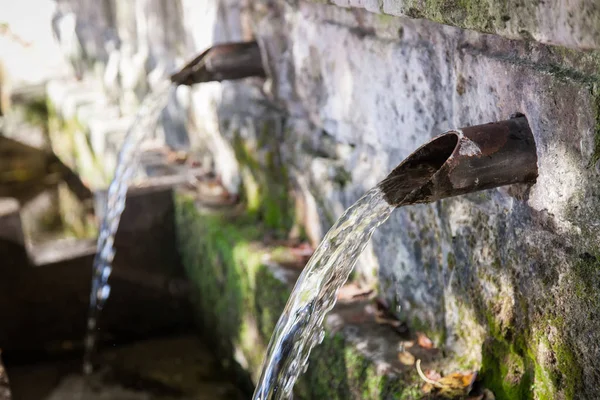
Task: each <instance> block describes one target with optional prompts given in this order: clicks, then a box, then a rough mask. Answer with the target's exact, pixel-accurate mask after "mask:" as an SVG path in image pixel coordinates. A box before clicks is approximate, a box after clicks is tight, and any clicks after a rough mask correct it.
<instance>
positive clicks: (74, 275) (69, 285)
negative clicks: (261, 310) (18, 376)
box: [0, 187, 191, 353]
mask: <svg viewBox="0 0 600 400" xmlns="http://www.w3.org/2000/svg"><path fill="white" fill-rule="evenodd" d="M128 206H129V207H128V208H127V209H126V210H125V212H124V213H123V218H122V226H123V227H124V229H122V230H120V231H119V232H118V234H117V237H116V240H115V246H116V250H117V256H116V257H115V266H114V271H113V276H112V278H111V286H112V291H111V298H110V301H109V302H108V303H107V305H106V307H105V310H104V312H103V314H102V318H101V320H100V322H99V327H100V333H99V334H100V339H101V340H112V341H120V340H126V339H131V338H135V337H139V336H143V335H147V334H149V333H153V334H156V333H160V332H165V331H173V330H178V329H182V328H185V327H188V326H190V324H191V319H190V313H189V308H188V303H187V300H186V299H185V297H184V295H185V285H184V284H183V271H182V269H181V264H180V261H179V256H178V254H177V251H176V245H175V235H174V222H173V221H174V210H173V202H172V196H171V189H170V188H168V187H161V188H154V189H152V188H145V189H143V190H140V191H139V192H138V193H136V190H135V189H134V190H131V191H130V196H129V199H128ZM149 209H151V210H152V212H148V210H149ZM17 217H18V214H17ZM5 219H6V218H2V219H1V221H4V220H5ZM11 226H14V224H11V225H8V226H7V228H10V227H11ZM0 231H2V232H9V229H6V230H5V229H4V228H3V227H2V226H0ZM0 244H2V247H0V260H2V262H1V263H0V270H1V271H2V276H3V277H4V279H2V280H1V282H0V320H1V321H2V326H1V328H0V347H2V349H4V350H5V351H6V352H9V351H10V352H13V353H14V352H18V351H25V352H34V351H50V352H53V351H57V350H61V349H62V350H64V349H65V348H66V349H70V348H73V347H75V348H78V347H80V345H81V341H82V340H83V335H84V333H85V325H86V317H87V310H88V302H89V291H90V282H91V267H92V262H93V258H94V253H95V241H73V240H70V241H69V240H67V241H55V242H50V243H47V244H45V245H44V246H39V247H34V248H33V249H32V250H31V252H32V253H31V255H30V256H28V254H27V251H26V249H25V247H24V246H23V244H22V243H19V242H17V241H14V240H6V239H2V240H1V241H0ZM30 260H31V261H30Z"/></svg>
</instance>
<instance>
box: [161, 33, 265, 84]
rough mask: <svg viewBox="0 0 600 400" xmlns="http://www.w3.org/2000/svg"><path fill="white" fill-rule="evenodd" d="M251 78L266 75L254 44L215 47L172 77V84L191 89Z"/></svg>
mask: <svg viewBox="0 0 600 400" xmlns="http://www.w3.org/2000/svg"><path fill="white" fill-rule="evenodd" d="M250 76H257V77H265V76H266V73H265V69H264V67H263V62H262V57H261V53H260V49H259V47H258V43H257V42H255V41H252V42H240V43H225V44H218V45H215V46H213V47H211V48H209V49H207V50H205V51H204V52H203V53H202V54H200V55H199V56H198V57H196V58H194V59H193V60H192V61H190V62H189V63H188V64H187V65H185V66H184V67H183V68H182V69H181V70H180V71H179V72H177V73H175V74H173V75H171V82H173V83H174V84H176V85H187V86H191V85H194V84H196V83H202V82H211V81H217V82H220V81H224V80H235V79H242V78H247V77H250Z"/></svg>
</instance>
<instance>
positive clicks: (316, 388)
mask: <svg viewBox="0 0 600 400" xmlns="http://www.w3.org/2000/svg"><path fill="white" fill-rule="evenodd" d="M414 375H416V374H414ZM402 382H409V383H408V384H407V383H402ZM421 383H422V382H419V381H418V379H417V378H416V377H415V376H412V372H411V373H410V374H408V375H407V376H403V377H401V379H399V377H396V376H394V375H385V374H384V375H382V374H381V373H378V372H377V370H376V366H375V365H374V364H373V363H372V362H371V361H369V360H368V359H366V358H365V357H363V356H362V355H361V354H360V353H358V352H357V351H356V349H355V348H354V347H353V346H352V345H349V344H348V343H346V341H345V340H344V338H343V337H342V336H341V335H326V337H325V339H324V341H323V343H322V344H321V345H319V346H317V347H315V349H314V350H313V352H312V355H311V357H310V364H309V369H308V371H307V372H306V374H305V375H303V376H302V377H301V378H300V380H299V381H298V383H297V384H296V388H295V394H296V397H295V398H300V399H332V400H333V399H340V400H342V399H343V400H346V399H404V400H412V399H419V398H421V397H422V392H421V390H420V385H421Z"/></svg>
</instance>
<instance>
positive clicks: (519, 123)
mask: <svg viewBox="0 0 600 400" xmlns="http://www.w3.org/2000/svg"><path fill="white" fill-rule="evenodd" d="M537 176H538V168H537V152H536V147H535V141H534V139H533V134H532V133H531V130H530V128H529V124H528V123H527V118H525V116H523V115H518V116H515V117H514V118H512V119H509V120H506V121H500V122H493V123H490V124H486V125H477V126H471V127H467V128H461V129H455V130H450V131H448V132H445V133H443V134H441V135H439V136H437V137H436V138H434V139H432V140H431V141H429V142H428V143H426V144H424V145H423V146H421V147H419V148H418V149H417V150H416V151H415V152H414V153H412V154H411V155H410V156H409V157H408V158H406V159H405V160H404V161H402V163H400V164H399V165H398V166H397V167H396V168H395V169H394V170H393V171H392V172H391V173H390V174H389V175H388V176H387V178H386V179H385V180H383V181H382V182H381V183H380V184H379V187H380V188H381V189H382V190H383V192H384V194H385V197H386V200H387V201H388V202H389V203H390V204H391V205H394V206H396V207H400V206H404V205H410V204H418V203H429V202H433V201H436V200H440V199H443V198H446V197H452V196H458V195H461V194H466V193H471V192H476V191H479V190H485V189H491V188H495V187H499V186H504V185H510V184H514V183H529V184H533V183H535V181H536V179H537Z"/></svg>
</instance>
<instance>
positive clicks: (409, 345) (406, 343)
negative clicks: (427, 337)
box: [400, 340, 415, 349]
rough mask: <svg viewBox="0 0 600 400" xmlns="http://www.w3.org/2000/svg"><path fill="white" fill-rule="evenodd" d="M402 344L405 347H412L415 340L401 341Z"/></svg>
mask: <svg viewBox="0 0 600 400" xmlns="http://www.w3.org/2000/svg"><path fill="white" fill-rule="evenodd" d="M400 344H401V346H402V347H403V348H405V349H410V348H411V347H413V346H414V345H415V342H414V340H406V341H404V342H400Z"/></svg>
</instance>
